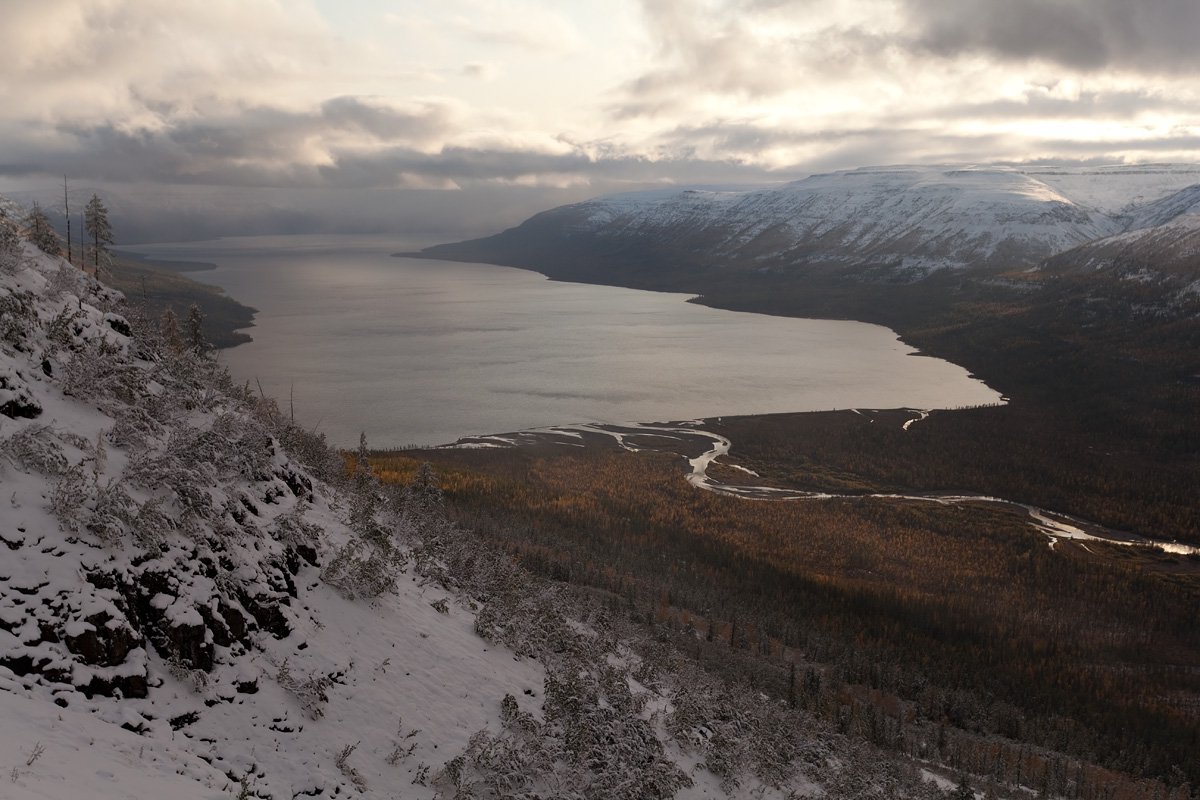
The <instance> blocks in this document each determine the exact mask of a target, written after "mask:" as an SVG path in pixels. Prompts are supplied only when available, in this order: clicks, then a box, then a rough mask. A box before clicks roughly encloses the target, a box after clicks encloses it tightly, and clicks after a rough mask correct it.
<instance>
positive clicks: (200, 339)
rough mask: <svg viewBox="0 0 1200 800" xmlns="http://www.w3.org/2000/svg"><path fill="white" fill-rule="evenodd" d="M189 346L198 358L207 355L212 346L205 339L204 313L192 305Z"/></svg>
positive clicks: (188, 332) (189, 314)
mask: <svg viewBox="0 0 1200 800" xmlns="http://www.w3.org/2000/svg"><path fill="white" fill-rule="evenodd" d="M187 345H188V347H189V348H191V350H192V352H193V353H195V354H196V355H198V356H202V355H207V353H208V351H209V350H211V349H212V346H211V345H210V344H209V343H208V340H207V339H205V338H204V312H202V311H201V310H200V306H198V305H196V304H195V303H192V306H191V308H189V309H188V316H187Z"/></svg>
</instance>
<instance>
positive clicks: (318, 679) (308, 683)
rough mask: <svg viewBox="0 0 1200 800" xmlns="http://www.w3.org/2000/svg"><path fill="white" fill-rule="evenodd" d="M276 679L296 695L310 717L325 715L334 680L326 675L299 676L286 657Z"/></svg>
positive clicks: (290, 692) (293, 695)
mask: <svg viewBox="0 0 1200 800" xmlns="http://www.w3.org/2000/svg"><path fill="white" fill-rule="evenodd" d="M275 681H276V682H277V683H278V684H279V685H280V686H281V687H283V688H284V690H286V691H287V692H288V694H290V695H292V697H295V698H296V700H297V701H299V703H300V707H301V708H302V709H304V713H305V714H307V715H308V716H309V718H310V719H320V718H321V717H323V716H324V715H325V708H324V706H325V704H326V703H327V702H329V695H328V694H327V692H328V690H329V687H330V686H332V685H333V680H332V679H330V678H329V677H328V676H325V675H309V676H307V677H299V676H297V675H296V674H295V673H293V672H292V669H291V667H290V666H288V662H287V660H286V659H285V660H284V662H283V663H282V664H280V665H279V670H278V671H277V672H276V673H275Z"/></svg>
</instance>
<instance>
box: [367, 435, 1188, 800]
mask: <svg viewBox="0 0 1200 800" xmlns="http://www.w3.org/2000/svg"><path fill="white" fill-rule="evenodd" d="M735 424H736V423H735ZM743 424H750V423H748V422H743ZM922 424H924V423H922ZM895 427H896V429H897V430H899V426H898V425H897V426H895ZM915 428H919V425H917V426H914V429H915ZM829 438H830V440H831V441H832V440H835V439H836V438H838V437H837V436H836V434H834V433H830V434H829ZM735 441H736V440H735ZM830 447H831V448H832V445H830ZM832 449H836V448H832ZM815 452H817V453H818V454H820V453H822V452H823V451H821V450H820V449H817V450H816V451H815ZM738 454H739V450H738V447H737V445H736V444H735V448H734V451H733V455H734V456H737V455H738ZM423 461H428V462H431V463H432V464H433V465H434V466H435V469H436V470H437V471H438V472H439V473H440V475H441V479H442V484H443V488H444V489H445V492H446V497H447V501H448V504H449V507H450V508H451V509H452V513H453V514H454V515H455V517H456V519H457V520H458V521H459V522H460V523H461V524H463V525H464V526H466V527H469V528H471V529H474V530H475V531H477V532H478V533H479V534H480V535H482V536H484V537H485V538H488V539H489V540H491V541H494V542H495V543H496V544H498V545H499V546H502V547H504V548H505V549H507V550H508V551H509V552H511V553H513V554H514V555H515V556H516V557H517V558H518V559H519V560H520V562H521V563H522V564H524V565H525V566H527V567H529V568H530V569H532V570H533V571H535V572H536V573H539V574H542V575H544V576H547V577H550V578H552V579H556V580H560V581H565V582H569V583H571V584H576V585H582V586H589V587H593V588H594V589H596V590H599V591H601V592H602V593H604V594H606V595H609V596H611V597H613V598H617V599H619V600H620V602H622V603H623V604H625V605H627V606H628V607H629V608H630V609H631V611H632V612H633V613H635V614H638V615H640V616H643V617H644V618H645V619H646V620H647V621H649V622H654V623H657V624H658V625H660V626H661V627H663V628H666V629H669V630H671V631H672V632H673V633H674V635H676V636H678V637H680V638H681V640H682V641H685V642H691V643H692V644H690V645H686V646H684V647H683V649H685V651H688V652H692V653H694V656H695V658H696V659H697V660H698V661H699V662H700V663H702V664H704V665H705V666H706V667H708V668H710V669H716V670H729V671H731V672H732V673H734V674H737V675H739V676H741V677H747V676H749V678H750V680H751V681H752V682H753V683H754V685H757V686H759V687H760V688H761V689H763V690H765V691H769V692H773V693H777V694H778V696H780V697H787V698H789V699H790V700H791V701H792V702H794V703H796V704H800V705H803V706H804V707H805V708H807V709H809V710H812V711H815V712H817V713H818V714H820V715H822V716H824V717H826V718H827V719H828V720H829V721H831V722H832V723H834V724H837V725H838V726H839V728H840V729H842V730H845V731H847V732H854V733H858V734H860V735H862V736H864V737H865V738H868V739H870V740H871V741H873V742H875V743H877V744H881V745H885V746H889V747H892V748H894V749H897V750H900V751H902V752H904V753H906V754H909V755H914V756H918V757H921V756H930V755H935V754H936V755H937V756H938V757H939V758H943V759H946V760H949V761H951V762H954V763H958V764H960V765H961V766H962V767H963V768H965V769H969V770H970V771H973V772H976V773H980V772H982V773H984V774H994V773H997V772H1000V773H1003V775H1001V776H999V777H1000V778H1002V779H1003V780H1006V781H1009V782H1016V783H1020V782H1022V781H1024V782H1026V783H1027V784H1029V785H1033V784H1035V783H1036V782H1037V781H1038V780H1041V781H1044V782H1049V783H1050V784H1053V783H1054V782H1055V781H1059V782H1060V784H1061V785H1057V786H1055V787H1054V788H1053V790H1054V791H1059V792H1063V793H1066V792H1067V788H1066V786H1067V782H1068V776H1067V773H1070V775H1069V781H1070V784H1071V787H1072V789H1071V790H1070V791H1071V793H1072V794H1071V795H1070V796H1079V797H1093V796H1094V797H1100V796H1128V797H1143V796H1144V797H1152V796H1155V795H1154V792H1155V791H1160V790H1162V789H1163V787H1164V786H1166V787H1179V786H1181V785H1183V784H1184V783H1190V784H1193V785H1194V784H1196V783H1198V782H1200V780H1198V779H1200V763H1198V761H1197V759H1196V758H1195V753H1196V752H1198V751H1200V739H1198V738H1197V731H1200V675H1198V674H1197V671H1196V669H1195V665H1196V664H1197V663H1200V662H1198V657H1200V630H1197V628H1196V626H1195V624H1194V622H1195V620H1194V615H1193V613H1191V611H1190V610H1193V609H1195V608H1196V607H1197V605H1198V603H1200V559H1195V558H1189V557H1176V556H1167V555H1158V556H1153V555H1137V556H1133V555H1131V554H1130V553H1129V552H1127V550H1128V549H1127V548H1119V547H1116V546H1112V545H1098V544H1093V543H1088V545H1087V547H1086V548H1084V547H1080V546H1077V545H1073V544H1069V543H1066V542H1060V543H1059V544H1058V546H1057V547H1056V548H1054V549H1051V548H1050V547H1048V546H1047V541H1046V539H1045V538H1044V537H1043V536H1041V535H1038V534H1035V533H1034V532H1033V531H1032V530H1031V529H1030V528H1029V526H1028V525H1027V524H1026V522H1025V521H1024V520H1023V519H1022V518H1021V517H1019V516H1018V515H1016V514H1013V513H1010V512H1006V511H998V510H994V509H987V508H983V507H944V506H927V505H920V504H913V503H906V502H896V501H880V500H829V501H819V502H760V501H747V500H741V499H738V498H730V497H724V496H720V495H716V494H713V493H709V492H702V491H698V490H696V489H694V488H693V487H691V486H690V485H688V484H687V483H686V482H685V481H684V480H683V478H682V469H681V466H682V461H681V460H680V459H679V458H678V457H672V456H670V455H669V454H664V453H648V452H647V453H631V452H626V451H622V450H618V449H615V448H612V447H604V446H600V445H598V444H593V446H590V447H588V448H586V449H580V448H567V447H555V446H552V445H545V446H539V447H526V448H517V449H507V450H462V449H458V450H455V449H441V450H424V451H420V452H417V453H402V452H393V453H377V454H375V457H374V458H373V459H372V464H373V466H374V468H375V470H376V472H377V473H378V474H379V475H380V477H381V478H382V479H383V480H384V482H385V483H396V484H404V483H406V482H408V481H410V480H411V478H412V476H413V475H414V474H415V470H416V468H417V465H418V464H419V463H421V462H423ZM745 463H754V462H752V461H747V462H745ZM1110 551H1111V552H1110ZM1031 759H1033V760H1036V761H1037V763H1038V764H1039V765H1040V766H1038V767H1033V766H1031V765H1032V764H1033V760H1031ZM1068 763H1070V764H1074V766H1073V767H1071V768H1070V769H1068V768H1067V767H1066V766H1064V765H1065V764H1068ZM1022 764H1024V766H1022ZM1022 770H1024V773H1025V774H1024V776H1023V777H1022V776H1021V772H1022ZM1056 770H1057V771H1058V772H1057V773H1056V772H1055V771H1056ZM1033 772H1037V773H1038V777H1037V778H1036V779H1031V777H1030V775H1031V774H1032V773H1033ZM1059 773H1061V774H1060V775H1059V777H1057V778H1056V777H1054V776H1055V774H1059ZM1117 773H1119V774H1120V775H1121V776H1122V777H1120V779H1119V780H1118V779H1116V778H1114V775H1115V774H1117ZM1089 776H1091V777H1089ZM1146 779H1155V780H1154V781H1151V782H1147V780H1146ZM1160 782H1161V783H1160ZM1117 785H1121V786H1124V787H1125V789H1123V790H1122V791H1123V792H1128V793H1127V794H1117V795H1111V794H1109V795H1104V794H1100V792H1101V791H1102V789H1101V787H1108V788H1106V789H1103V791H1106V792H1112V791H1114V789H1113V788H1112V787H1114V786H1117ZM1155 786H1156V787H1158V788H1157V789H1154V788H1152V787H1155Z"/></svg>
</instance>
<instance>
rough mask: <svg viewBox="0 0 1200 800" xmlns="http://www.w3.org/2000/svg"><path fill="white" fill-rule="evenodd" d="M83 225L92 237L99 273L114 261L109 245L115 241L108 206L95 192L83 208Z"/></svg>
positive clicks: (95, 265)
mask: <svg viewBox="0 0 1200 800" xmlns="http://www.w3.org/2000/svg"><path fill="white" fill-rule="evenodd" d="M83 226H84V229H85V230H86V231H87V234H88V236H90V237H91V239H92V265H93V266H94V267H95V268H96V273H97V274H99V272H100V270H101V269H102V268H107V267H108V265H109V263H110V262H111V261H112V254H111V253H110V252H109V249H108V248H109V247H110V246H111V245H112V243H113V232H112V225H110V224H109V221H108V208H107V207H106V206H105V205H104V201H102V200H101V199H100V196H99V195H96V194H93V195H92V199H91V200H88V204H87V206H86V207H85V208H84V210H83Z"/></svg>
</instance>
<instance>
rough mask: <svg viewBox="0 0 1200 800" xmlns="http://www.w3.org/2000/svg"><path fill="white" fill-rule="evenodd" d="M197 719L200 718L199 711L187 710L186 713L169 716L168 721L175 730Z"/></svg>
mask: <svg viewBox="0 0 1200 800" xmlns="http://www.w3.org/2000/svg"><path fill="white" fill-rule="evenodd" d="M198 719H200V712H199V711H188V712H187V713H186V714H180V715H179V716H178V717H171V719H169V720H168V722H170V723H171V729H172V730H176V731H177V730H179V729H181V728H185V727H187V726H188V725H191V724H192V723H193V722H195V721H196V720H198Z"/></svg>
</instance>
